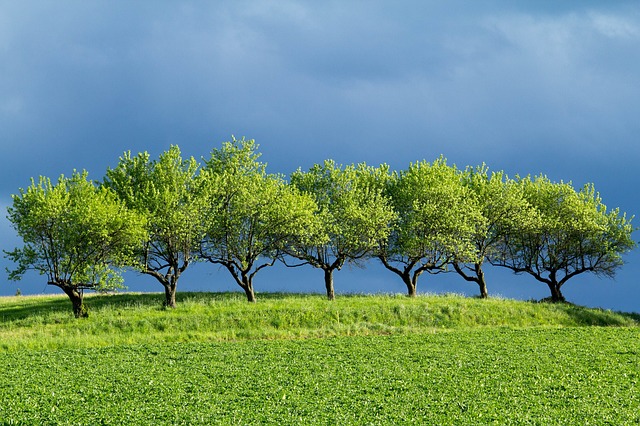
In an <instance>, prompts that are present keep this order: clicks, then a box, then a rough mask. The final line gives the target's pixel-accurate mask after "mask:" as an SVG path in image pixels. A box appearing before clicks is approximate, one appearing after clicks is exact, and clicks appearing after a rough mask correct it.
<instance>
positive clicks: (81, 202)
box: [6, 172, 146, 317]
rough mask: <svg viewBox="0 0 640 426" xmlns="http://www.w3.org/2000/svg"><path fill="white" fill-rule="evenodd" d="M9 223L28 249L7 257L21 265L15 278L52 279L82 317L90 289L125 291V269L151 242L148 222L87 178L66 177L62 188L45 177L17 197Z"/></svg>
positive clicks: (12, 273)
mask: <svg viewBox="0 0 640 426" xmlns="http://www.w3.org/2000/svg"><path fill="white" fill-rule="evenodd" d="M8 212H9V215H8V219H9V221H10V222H11V223H12V224H13V226H14V228H15V229H16V231H17V233H18V235H19V236H20V237H21V238H22V239H23V241H24V247H22V248H16V249H15V250H13V251H11V252H7V253H6V254H7V257H8V258H9V259H11V260H12V261H14V262H15V263H17V268H16V269H15V270H13V271H10V275H9V276H10V278H11V279H16V280H17V279H20V277H21V276H22V275H23V274H24V273H25V272H26V271H27V270H35V271H37V272H38V273H40V274H42V275H46V276H47V284H49V285H54V286H57V287H59V288H60V289H62V291H64V292H65V294H67V295H68V296H69V299H70V300H71V302H72V304H73V312H74V314H75V316H76V317H83V316H87V315H88V314H87V310H86V308H85V306H84V302H83V293H84V290H87V289H89V290H98V291H104V290H112V289H116V288H119V287H122V277H121V275H120V270H119V269H118V267H119V266H124V265H126V264H128V263H130V262H131V259H132V257H133V255H134V252H135V248H136V247H137V246H138V245H139V244H140V243H141V241H143V240H144V239H145V238H146V231H145V225H146V222H145V218H144V217H143V216H141V215H139V214H137V213H135V212H133V211H131V210H129V209H127V208H126V207H125V205H124V204H123V203H121V202H120V201H119V200H118V199H117V197H116V195H115V194H114V193H113V192H112V191H110V190H108V189H107V188H97V187H96V185H94V183H93V182H91V181H89V180H88V179H87V173H86V172H83V173H78V172H74V173H73V175H72V176H71V177H70V178H66V177H64V176H61V177H60V178H59V179H58V182H57V183H56V184H53V183H52V182H51V180H50V179H49V178H45V177H40V179H39V181H38V183H35V181H34V180H33V179H32V181H31V185H30V186H29V187H28V188H27V189H26V190H22V189H21V190H20V194H18V195H14V196H13V205H12V206H11V207H9V209H8Z"/></svg>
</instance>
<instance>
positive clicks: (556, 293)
mask: <svg viewBox="0 0 640 426" xmlns="http://www.w3.org/2000/svg"><path fill="white" fill-rule="evenodd" d="M547 285H548V286H549V290H551V301H553V302H564V301H565V298H564V296H563V295H562V292H561V291H560V286H559V285H558V283H556V282H552V283H548V284H547Z"/></svg>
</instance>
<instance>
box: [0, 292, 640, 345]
mask: <svg viewBox="0 0 640 426" xmlns="http://www.w3.org/2000/svg"><path fill="white" fill-rule="evenodd" d="M161 301H162V296H161V295H159V294H135V293H123V294H111V295H91V296H88V297H87V305H88V307H89V309H90V317H89V318H88V319H84V320H77V319H75V318H74V317H73V316H72V315H71V307H70V302H69V301H68V300H67V298H66V296H64V295H62V296H30V297H26V296H18V297H5V298H0V350H15V349H22V348H31V349H55V348H62V347H98V346H107V345H118V344H138V343H162V342H211V341H228V340H245V339H291V338H308V337H329V336H355V335H359V336H362V335H388V334H407V333H425V332H427V333H430V332H434V331H437V330H449V329H468V328H486V327H517V328H523V327H579V326H593V325H597V326H637V325H638V324H639V323H640V315H638V314H629V313H620V312H612V311H609V310H601V309H590V308H585V307H581V306H575V305H571V304H550V303H535V302H525V301H516V300H503V299H488V300H482V299H477V298H467V297H462V296H458V295H439V296H435V295H425V296H420V297H417V298H407V297H405V296H401V295H388V296H380V295H375V296H371V295H350V296H341V297H339V298H338V299H337V300H335V301H334V302H328V301H326V300H325V298H324V297H323V296H321V295H313V294H312V295H309V294H277V293H276V294H269V293H267V294H262V295H261V299H260V301H259V302H258V303H256V304H250V303H247V302H246V300H245V299H244V296H243V295H241V294H240V293H182V294H179V296H178V307H177V308H176V309H170V310H166V309H164V308H162V306H161Z"/></svg>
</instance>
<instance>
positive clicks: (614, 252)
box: [492, 176, 636, 302]
mask: <svg viewBox="0 0 640 426" xmlns="http://www.w3.org/2000/svg"><path fill="white" fill-rule="evenodd" d="M518 183H519V185H521V186H522V190H523V194H524V197H525V199H526V200H527V201H528V202H529V203H530V204H531V205H532V206H533V207H534V208H535V209H536V210H537V212H538V214H539V216H540V219H539V221H538V223H537V225H536V226H533V227H531V226H526V227H525V228H514V229H513V232H511V233H509V234H508V237H507V238H506V239H505V240H504V244H503V246H502V248H501V254H500V256H498V257H495V258H494V260H493V261H492V263H493V264H494V265H498V266H503V267H506V268H509V269H511V270H513V271H514V272H515V273H518V274H519V273H527V274H529V275H531V276H532V277H534V278H535V279H536V280H538V281H540V282H543V283H545V284H546V285H547V286H548V287H549V290H550V291H551V300H552V301H554V302H560V301H564V300H565V299H564V296H563V294H562V291H561V288H562V286H563V285H564V284H565V283H566V282H567V281H568V280H570V279H571V278H573V277H575V276H577V275H580V274H583V273H585V272H591V273H594V274H596V275H601V276H608V277H613V276H614V275H615V272H616V270H617V269H618V268H619V267H620V266H622V265H623V263H624V262H623V259H622V255H623V254H624V253H626V252H628V251H630V250H632V249H633V248H635V247H636V242H635V241H634V240H633V239H632V238H631V234H632V232H633V231H634V228H633V227H632V225H631V220H630V219H629V220H628V219H627V218H626V215H625V214H624V213H621V212H620V211H619V209H614V210H610V211H607V208H606V207H605V205H604V204H602V200H601V198H600V195H599V194H598V193H597V192H595V189H594V186H593V185H592V184H589V185H585V186H584V187H583V188H582V189H581V190H580V191H576V190H575V189H574V188H573V187H572V185H571V184H570V183H563V182H560V183H554V182H551V181H550V180H549V179H548V178H547V177H546V176H537V177H535V178H534V179H531V178H530V177H526V178H521V179H519V180H518Z"/></svg>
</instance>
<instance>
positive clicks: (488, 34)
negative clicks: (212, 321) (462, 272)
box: [0, 0, 640, 311]
mask: <svg viewBox="0 0 640 426" xmlns="http://www.w3.org/2000/svg"><path fill="white" fill-rule="evenodd" d="M638 117H640V5H639V4H638V3H637V2H635V1H626V2H625V1H607V2H598V1H574V2H571V1H565V2H556V1H529V2H527V1H524V2H507V1H489V2H462V1H448V2H441V1H325V2H317V1H220V2H196V1H192V2H190V1H183V2H157V1H137V2H125V1H115V2H114V1H103V2H100V1H93V2H86V1H64V2H59V1H29V2H17V1H9V0H7V1H3V0H0V159H1V161H2V168H1V169H0V170H1V171H0V207H1V208H2V210H3V211H4V210H6V206H7V205H8V204H9V203H10V202H11V201H10V200H11V194H12V193H16V192H17V191H18V188H20V187H26V186H28V184H29V179H30V178H31V177H32V176H34V177H37V176H39V175H46V176H49V177H51V178H57V176H59V175H60V174H62V173H64V174H67V175H68V174H70V173H71V171H72V170H73V169H74V168H75V169H87V170H88V171H89V173H90V176H91V177H93V178H95V179H100V178H102V176H103V174H104V171H105V170H106V169H107V167H109V166H115V164H116V163H117V160H118V157H119V156H120V155H121V154H122V152H123V151H126V150H131V151H133V152H134V153H136V152H139V151H149V152H150V153H151V154H152V155H154V156H155V155H157V154H158V153H160V152H162V151H164V150H166V149H167V148H168V147H169V146H170V145H171V144H178V145H179V146H180V147H181V149H182V151H183V153H185V154H187V155H193V156H195V157H196V158H200V157H201V156H207V155H208V153H209V151H210V150H211V149H212V148H214V147H218V146H219V144H220V143H221V142H222V141H225V140H228V139H229V138H230V136H231V135H232V134H233V135H235V136H237V137H242V136H246V137H248V138H254V139H256V141H257V142H258V143H259V144H260V150H261V152H262V154H263V157H262V159H263V160H264V161H266V162H267V163H268V169H269V171H271V172H279V173H284V174H287V175H288V174H289V173H291V172H292V171H294V170H295V169H297V168H298V167H302V168H304V169H306V168H308V167H310V166H311V165H312V164H314V163H317V162H321V161H322V160H324V159H326V158H333V159H335V160H336V161H337V162H339V163H345V164H346V163H352V162H361V161H366V162H368V163H370V164H379V163H388V164H390V165H391V166H392V167H393V168H395V169H402V168H404V167H406V166H407V165H408V164H409V163H410V162H413V161H417V160H421V159H427V160H428V161H431V160H433V159H434V158H436V157H437V156H439V155H440V154H443V155H444V156H445V157H447V158H448V160H449V162H450V163H455V164H457V165H458V166H460V167H464V166H466V165H476V164H480V163H482V162H485V163H487V164H488V165H489V166H490V167H491V168H493V169H496V170H505V171H506V172H507V173H509V174H511V175H515V174H516V173H518V174H522V175H526V174H530V173H531V174H537V173H545V174H547V175H548V176H549V177H550V178H552V179H554V180H565V181H572V182H573V183H574V184H575V185H576V186H581V185H582V184H583V183H586V182H593V183H595V185H596V189H597V190H599V191H600V192H601V195H602V197H603V199H604V202H605V204H607V205H608V206H609V207H620V208H621V209H622V210H623V211H626V212H628V213H629V214H630V215H632V214H634V213H638V210H639V209H638V207H639V206H640V196H639V191H638V188H639V187H640V178H639V177H638V169H637V164H638V161H639V160H640V143H639V141H638V135H640V120H639V119H638ZM19 243H20V242H19V241H18V240H17V238H16V237H15V233H14V232H13V230H12V229H11V227H10V225H9V224H8V223H7V221H6V219H5V218H4V214H3V215H2V218H1V219H0V246H1V247H2V248H3V249H11V248H13V247H15V246H16V245H18V244H19ZM627 261H628V264H627V265H625V266H624V267H623V268H622V269H621V270H620V272H619V274H618V277H617V278H616V280H608V279H603V280H600V279H597V278H593V277H577V278H574V279H573V280H571V281H570V282H569V283H568V284H567V285H566V287H565V290H564V291H565V293H566V296H567V297H568V298H569V299H570V300H572V301H575V302H577V303H581V304H586V305H591V306H603V307H607V308H613V309H624V310H633V311H640V286H639V285H638V280H637V278H636V277H637V276H638V274H640V253H638V251H636V252H634V253H632V254H630V255H629V256H628V257H627ZM0 266H2V267H3V268H4V267H5V266H7V262H6V260H2V261H0ZM488 278H489V280H490V281H489V290H490V291H492V290H493V292H494V293H500V294H502V295H504V296H507V297H517V298H523V299H529V298H540V297H544V296H546V294H547V291H546V288H545V287H544V286H543V285H542V284H539V283H537V282H535V281H533V280H531V279H529V278H528V277H526V276H518V277H515V276H513V275H511V274H509V273H506V272H505V271H497V270H494V269H490V270H489V271H488ZM321 279H322V275H321V274H320V273H319V272H318V271H315V270H311V269H306V270H300V269H298V270H284V269H283V268H277V269H275V270H272V271H268V272H266V271H265V272H264V273H263V272H261V273H260V274H258V276H257V278H256V283H255V285H256V290H257V291H258V292H260V291H261V290H262V291H264V290H295V289H298V288H299V289H303V290H317V291H319V292H320V291H322V283H321ZM335 279H336V289H337V290H338V291H341V290H342V291H362V292H368V291H389V292H402V291H404V288H403V286H402V284H401V283H400V282H399V280H398V279H397V277H396V276H394V275H392V274H391V273H389V272H386V271H384V270H381V269H380V268H379V267H378V266H377V265H373V264H372V265H370V266H369V267H367V269H366V270H358V269H354V270H346V271H341V272H339V273H338V274H337V275H336V277H335ZM127 282H128V283H129V285H130V287H131V288H132V289H134V290H136V289H144V290H155V291H158V290H160V286H159V285H157V284H156V283H155V282H154V281H152V279H151V278H150V277H136V276H134V275H133V274H128V275H127ZM234 286H235V284H233V283H232V282H231V278H230V276H228V275H227V274H226V273H225V272H224V271H219V270H217V269H215V268H213V267H211V266H208V265H198V266H197V267H196V268H194V269H192V270H187V272H186V273H185V275H184V276H183V278H182V280H181V284H180V288H181V289H183V290H186V289H202V290H220V289H235V287H234ZM18 287H20V288H21V290H22V291H23V292H42V291H43V290H45V288H46V286H45V285H44V280H43V279H42V277H38V276H37V275H27V276H26V277H25V279H24V281H23V282H20V283H18V284H15V283H10V282H6V278H1V277H0V294H14V293H15V291H16V288H18ZM418 288H419V291H423V292H426V291H435V292H441V291H456V292H463V291H466V292H468V293H474V292H475V289H474V288H473V287H471V286H470V285H469V284H467V283H464V282H461V281H460V280H459V279H458V278H457V277H456V276H447V277H444V276H442V275H439V276H424V277H423V278H422V279H421V282H420V284H419V287H418ZM46 291H47V292H55V291H56V289H46Z"/></svg>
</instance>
